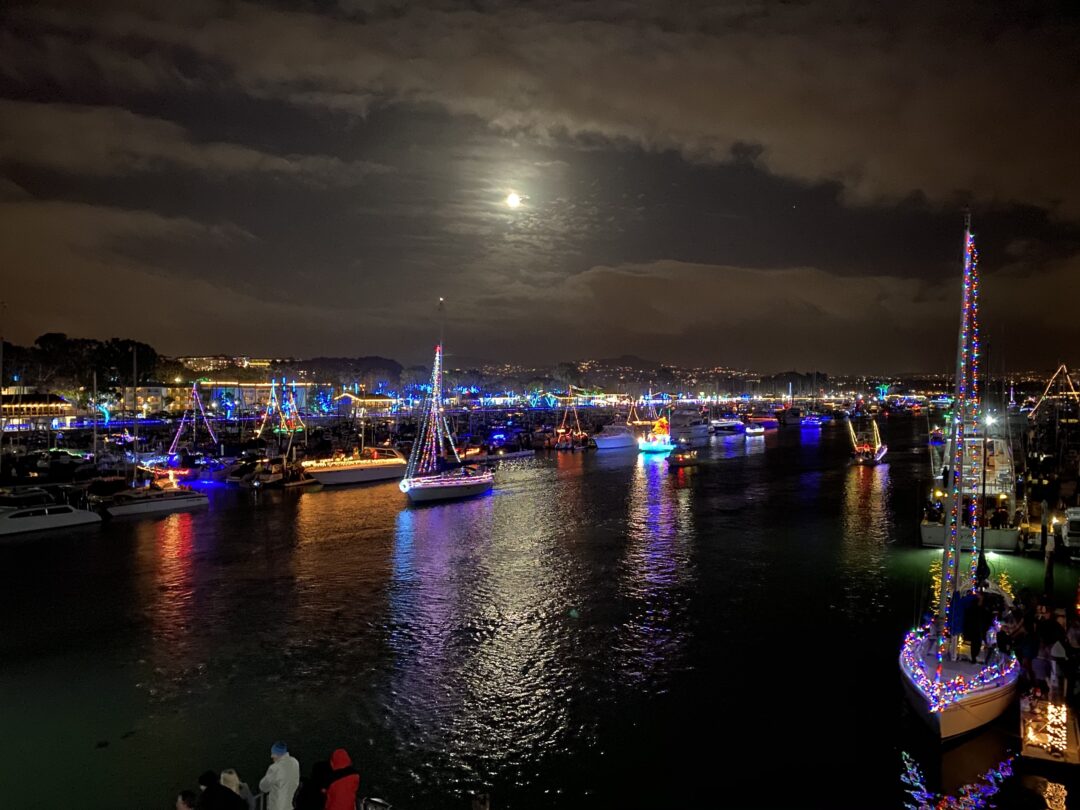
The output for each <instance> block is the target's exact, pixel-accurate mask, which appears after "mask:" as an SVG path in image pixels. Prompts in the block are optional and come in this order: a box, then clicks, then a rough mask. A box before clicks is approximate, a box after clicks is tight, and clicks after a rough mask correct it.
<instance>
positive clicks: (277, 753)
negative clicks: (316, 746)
mask: <svg viewBox="0 0 1080 810" xmlns="http://www.w3.org/2000/svg"><path fill="white" fill-rule="evenodd" d="M270 759H272V760H273V762H271V763H270V767H269V768H267V769H266V776H264V777H263V778H262V779H260V780H259V790H261V791H262V792H263V793H266V794H268V795H267V802H266V810H292V806H293V795H294V794H295V793H296V789H297V788H298V787H299V786H300V762H299V761H298V760H297V759H296V757H294V756H292V755H291V754H289V747H288V746H287V745H285V743H283V742H276V743H274V745H273V746H272V747H271V748H270Z"/></svg>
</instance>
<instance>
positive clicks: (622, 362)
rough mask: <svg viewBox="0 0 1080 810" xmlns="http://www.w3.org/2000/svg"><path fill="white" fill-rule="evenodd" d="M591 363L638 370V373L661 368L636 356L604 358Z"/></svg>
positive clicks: (657, 364) (625, 355)
mask: <svg viewBox="0 0 1080 810" xmlns="http://www.w3.org/2000/svg"><path fill="white" fill-rule="evenodd" d="M591 362H594V363H596V364H598V365H601V366H626V367H628V368H635V369H638V370H639V371H656V370H657V369H658V368H660V366H661V363H658V362H656V361H655V360H645V359H643V358H641V357H638V356H637V355H636V354H624V355H622V356H620V357H605V358H601V359H598V360H593V361H591Z"/></svg>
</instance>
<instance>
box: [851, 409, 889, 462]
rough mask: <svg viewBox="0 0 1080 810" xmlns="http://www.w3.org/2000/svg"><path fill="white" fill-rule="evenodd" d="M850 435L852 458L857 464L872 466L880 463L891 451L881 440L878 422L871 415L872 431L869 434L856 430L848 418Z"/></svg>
mask: <svg viewBox="0 0 1080 810" xmlns="http://www.w3.org/2000/svg"><path fill="white" fill-rule="evenodd" d="M847 426H848V435H850V436H851V460H852V461H854V462H855V463H856V464H865V465H868V466H872V465H874V464H880V463H881V460H882V459H883V458H885V454H886V453H887V452H889V448H888V446H886V445H885V444H884V443H883V442H882V441H881V433H879V432H878V426H877V422H876V421H875V420H874V417H872V416H871V417H870V427H871V432H870V435H869V436H864V435H859V434H857V433H856V432H855V426H854V425H853V424H852V423H851V420H850V419H848V423H847Z"/></svg>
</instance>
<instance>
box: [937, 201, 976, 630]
mask: <svg viewBox="0 0 1080 810" xmlns="http://www.w3.org/2000/svg"><path fill="white" fill-rule="evenodd" d="M964 224H965V229H964V251H963V255H964V280H963V305H962V308H961V314H960V334H959V336H958V342H957V352H956V390H955V395H954V398H953V409H952V410H953V413H952V418H953V430H952V433H951V445H950V451H951V452H950V455H951V458H952V467H951V468H949V467H948V466H947V467H946V471H947V473H948V475H947V476H946V480H945V481H944V482H943V483H944V484H945V486H944V490H945V498H946V503H947V504H948V511H949V522H948V525H947V527H946V536H945V542H944V548H943V551H942V555H943V558H942V567H941V593H940V598H939V599H938V615H939V617H941V618H942V619H944V618H945V617H947V616H948V612H949V607H950V605H951V603H952V598H953V595H954V594H955V593H956V592H957V589H958V588H959V577H960V551H961V549H962V547H963V546H962V539H961V533H962V532H963V530H964V519H963V515H962V509H963V495H964V473H965V469H966V461H967V457H968V453H967V441H966V439H967V434H968V427H969V425H972V426H974V424H975V423H976V422H977V419H978V405H979V393H978V391H979V388H978V385H979V322H978V292H979V280H978V270H977V263H978V252H977V251H976V249H975V237H974V235H973V234H972V232H971V215H970V214H968V215H967V216H966V218H965V223H964ZM949 476H951V478H952V480H951V481H950V480H949ZM974 506H975V504H974V501H973V502H972V514H971V518H972V520H971V530H972V544H973V547H974V546H975V545H976V543H977V539H978V535H977V526H976V517H975V511H974ZM976 558H977V554H973V555H972V565H973V566H974V565H975V560H976Z"/></svg>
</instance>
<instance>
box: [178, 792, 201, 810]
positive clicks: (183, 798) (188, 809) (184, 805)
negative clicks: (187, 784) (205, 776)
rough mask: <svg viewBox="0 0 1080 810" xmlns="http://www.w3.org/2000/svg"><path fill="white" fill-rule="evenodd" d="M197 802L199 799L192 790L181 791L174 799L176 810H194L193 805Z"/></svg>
mask: <svg viewBox="0 0 1080 810" xmlns="http://www.w3.org/2000/svg"><path fill="white" fill-rule="evenodd" d="M198 800H199V797H198V796H196V795H195V791H194V790H181V791H180V795H179V796H177V797H176V810H195V803H196V802H197V801H198Z"/></svg>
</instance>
